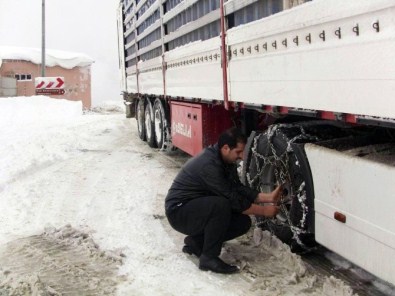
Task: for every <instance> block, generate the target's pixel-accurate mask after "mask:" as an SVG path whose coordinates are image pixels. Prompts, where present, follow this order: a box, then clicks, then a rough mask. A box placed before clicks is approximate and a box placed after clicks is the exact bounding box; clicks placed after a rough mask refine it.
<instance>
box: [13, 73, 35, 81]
mask: <svg viewBox="0 0 395 296" xmlns="http://www.w3.org/2000/svg"><path fill="white" fill-rule="evenodd" d="M15 78H16V80H18V81H31V80H32V74H15Z"/></svg>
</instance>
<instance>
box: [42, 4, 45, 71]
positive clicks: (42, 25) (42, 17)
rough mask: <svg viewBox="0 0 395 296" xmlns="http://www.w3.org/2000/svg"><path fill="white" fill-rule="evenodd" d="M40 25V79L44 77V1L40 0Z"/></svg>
mask: <svg viewBox="0 0 395 296" xmlns="http://www.w3.org/2000/svg"><path fill="white" fill-rule="evenodd" d="M41 15H42V18H41V20H42V23H41V30H42V36H41V77H45V0H42V11H41Z"/></svg>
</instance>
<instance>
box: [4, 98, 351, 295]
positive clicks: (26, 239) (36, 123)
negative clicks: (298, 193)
mask: <svg viewBox="0 0 395 296" xmlns="http://www.w3.org/2000/svg"><path fill="white" fill-rule="evenodd" d="M109 105H111V104H109ZM109 109H112V108H108V106H107V107H104V110H105V111H104V112H102V113H95V112H89V113H86V114H82V113H81V111H80V110H81V105H80V103H76V102H69V101H65V100H54V99H50V98H46V97H30V98H12V99H11V98H6V99H3V98H1V99H0V112H1V114H0V172H1V175H0V201H1V202H0V213H1V215H0V225H1V228H0V295H21V294H23V295H62V294H67V293H68V294H69V295H227V296H231V295H282V296H283V295H336V296H338V295H353V292H352V291H351V289H350V288H349V287H348V286H346V285H345V284H344V283H343V282H341V281H340V280H338V279H335V278H332V277H331V278H326V277H320V276H319V275H316V274H313V273H312V272H311V271H309V270H308V269H307V268H306V266H305V265H304V263H303V262H302V260H301V259H300V257H299V256H297V255H295V254H292V253H291V252H290V251H289V248H288V247H287V246H285V245H283V244H282V243H281V242H279V241H278V240H277V239H276V238H275V237H271V236H270V234H268V233H263V232H262V231H260V230H258V229H255V230H253V229H252V230H251V232H250V233H249V234H247V235H245V236H243V237H241V238H240V239H238V240H233V241H231V242H227V243H226V244H225V246H224V248H223V253H222V255H221V256H222V257H223V258H224V259H225V260H227V261H228V262H231V263H236V264H238V265H239V266H240V267H241V269H242V270H241V272H240V273H239V274H236V275H220V274H215V273H211V272H202V271H200V270H199V269H198V268H197V262H198V261H197V258H195V257H192V256H188V255H185V254H183V253H182V252H181V247H182V240H183V236H182V235H180V234H179V233H177V232H175V231H173V230H172V229H171V228H170V226H169V224H168V223H167V220H166V218H165V216H164V207H163V202H164V198H165V195H166V193H167V190H168V188H169V186H170V185H171V182H172V180H173V178H174V177H175V175H176V174H177V172H178V170H179V169H180V166H181V165H182V163H183V162H185V160H186V159H187V157H186V156H185V155H184V154H182V153H179V152H173V153H172V154H165V153H162V152H159V151H156V150H154V149H151V148H149V147H148V146H147V145H146V144H145V143H143V142H141V141H139V140H138V136H137V131H136V125H135V120H130V119H126V118H125V116H124V115H123V114H122V113H114V112H109V111H108V110H109ZM115 109H116V108H115ZM100 111H103V110H100ZM103 113H104V114H103Z"/></svg>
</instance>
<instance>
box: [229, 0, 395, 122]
mask: <svg viewBox="0 0 395 296" xmlns="http://www.w3.org/2000/svg"><path fill="white" fill-rule="evenodd" d="M356 2H358V5H356ZM394 15H395V2H394V1H388V0H377V1H368V0H350V1H347V2H344V1H341V0H331V1H322V0H316V1H313V2H310V3H307V4H303V5H301V6H299V7H297V8H294V9H291V10H287V11H284V12H281V13H278V14H275V15H272V16H270V17H268V18H265V19H262V20H259V21H256V22H253V23H249V24H247V25H244V26H240V27H236V28H234V29H231V30H229V31H228V33H227V37H228V39H227V40H228V45H229V46H230V51H231V52H232V57H231V60H230V62H229V72H228V73H229V90H230V99H231V100H232V101H241V102H245V103H253V104H267V105H277V106H288V107H295V108H304V109H314V110H326V111H333V112H339V113H350V114H361V115H368V116H379V117H383V118H395V113H394V110H395V97H394V94H395V58H394V52H395V19H394V17H393V16H394ZM296 38H297V39H296ZM324 38H325V40H324ZM308 40H311V42H309V41H308ZM265 44H266V48H267V50H266V49H265V47H264V45H265Z"/></svg>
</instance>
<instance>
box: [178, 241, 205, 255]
mask: <svg viewBox="0 0 395 296" xmlns="http://www.w3.org/2000/svg"><path fill="white" fill-rule="evenodd" d="M184 243H185V246H184V247H182V251H183V252H184V253H187V254H189V255H195V256H196V257H198V258H199V257H200V255H201V254H202V249H201V247H200V246H198V244H197V243H196V242H195V241H194V239H193V238H192V237H190V236H187V237H185V239H184Z"/></svg>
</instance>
